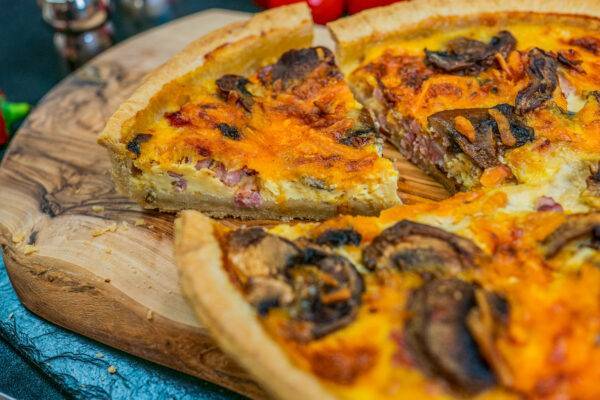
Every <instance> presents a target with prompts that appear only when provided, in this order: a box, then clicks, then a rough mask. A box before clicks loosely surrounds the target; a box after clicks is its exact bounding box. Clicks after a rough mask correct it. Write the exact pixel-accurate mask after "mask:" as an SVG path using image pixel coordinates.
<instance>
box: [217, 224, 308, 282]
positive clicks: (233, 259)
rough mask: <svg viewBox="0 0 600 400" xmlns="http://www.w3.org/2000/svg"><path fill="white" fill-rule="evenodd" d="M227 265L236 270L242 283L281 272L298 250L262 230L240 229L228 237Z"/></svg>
mask: <svg viewBox="0 0 600 400" xmlns="http://www.w3.org/2000/svg"><path fill="white" fill-rule="evenodd" d="M228 239H229V241H228V249H227V258H228V261H229V262H230V263H231V265H233V266H234V267H235V270H236V273H237V274H238V276H240V278H241V281H242V283H245V282H246V281H247V280H248V279H249V278H250V277H257V276H263V277H266V276H275V275H277V274H280V273H282V272H283V271H284V269H285V267H286V266H287V263H288V261H289V259H290V258H292V257H294V256H296V255H298V253H299V249H298V247H297V246H296V245H295V244H294V243H292V242H291V241H289V240H287V239H284V238H282V237H280V236H276V235H271V234H269V233H267V232H266V231H265V230H264V229H263V228H259V227H255V228H242V229H238V230H235V231H233V232H231V233H230V235H229V238H228Z"/></svg>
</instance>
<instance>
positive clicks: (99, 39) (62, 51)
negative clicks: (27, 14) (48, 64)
mask: <svg viewBox="0 0 600 400" xmlns="http://www.w3.org/2000/svg"><path fill="white" fill-rule="evenodd" d="M38 4H39V5H40V7H41V9H42V17H43V19H44V21H46V22H47V23H48V24H49V25H50V26H52V27H53V28H54V30H55V32H54V46H55V47H56V50H57V51H58V53H59V55H60V56H61V58H62V60H63V61H64V62H65V67H66V69H67V70H74V69H76V68H78V67H79V66H81V65H82V64H83V63H85V62H86V61H88V60H89V59H91V58H92V57H94V56H95V55H97V54H99V53H100V52H102V51H104V50H106V49H107V48H109V47H110V46H112V44H113V38H112V35H113V29H112V25H111V23H110V21H108V16H109V11H110V0H38Z"/></svg>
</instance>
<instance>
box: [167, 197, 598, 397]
mask: <svg viewBox="0 0 600 400" xmlns="http://www.w3.org/2000/svg"><path fill="white" fill-rule="evenodd" d="M507 204H508V200H507V195H506V193H504V192H503V191H495V192H489V191H488V192H484V191H478V192H471V193H464V194H457V195H456V196H454V197H453V198H451V199H448V200H444V201H442V202H439V203H433V202H432V203H421V204H417V205H407V206H398V207H395V208H392V209H390V210H387V211H384V212H382V214H381V216H380V217H356V216H355V217H351V216H342V217H338V218H334V219H331V220H329V221H326V222H323V223H303V224H296V225H293V226H291V225H285V224H284V225H278V226H274V227H271V228H269V229H265V228H263V227H250V228H238V229H232V228H228V227H225V226H224V225H222V224H220V223H219V222H215V221H213V220H211V219H209V218H208V217H206V216H204V215H202V214H201V213H198V212H195V211H184V212H182V213H181V216H180V218H179V219H178V220H176V225H175V226H176V250H175V254H176V261H177V264H178V267H179V269H180V274H181V283H182V285H183V290H184V293H185V294H186V295H187V297H188V299H189V300H190V302H191V304H192V305H193V307H194V308H195V310H196V314H197V315H198V317H199V318H200V319H201V320H202V321H203V322H204V324H205V325H206V326H208V327H209V329H210V330H211V332H212V333H213V334H214V338H215V339H216V340H217V342H218V343H220V345H221V346H222V348H223V349H224V350H225V351H227V352H229V353H230V354H231V355H232V356H234V357H235V359H236V360H237V361H238V362H240V363H241V365H242V366H244V367H245V368H246V369H247V370H248V371H249V372H251V373H252V374H253V375H254V376H255V378H256V379H257V380H258V382H259V383H261V384H262V385H263V387H264V388H266V389H267V390H269V391H270V392H271V393H272V394H273V395H274V396H276V397H278V398H284V399H330V398H341V399H454V398H478V399H519V398H535V399H559V398H560V399H596V398H599V397H600V386H599V385H598V381H599V379H600V345H599V344H598V337H599V335H600V213H599V212H595V213H575V214H566V213H563V212H561V211H542V212H535V211H530V212H526V211H524V212H509V211H507V210H506V205H507Z"/></svg>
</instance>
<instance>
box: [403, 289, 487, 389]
mask: <svg viewBox="0 0 600 400" xmlns="http://www.w3.org/2000/svg"><path fill="white" fill-rule="evenodd" d="M474 307H476V300H475V286H474V285H473V284H470V283H467V282H464V281H461V280H458V279H436V280H433V281H430V282H427V283H425V284H424V285H423V286H421V287H419V288H418V289H416V290H414V291H413V292H412V295H411V297H410V299H409V301H408V304H407V311H408V313H409V318H408V320H407V321H406V325H405V330H404V335H405V343H406V345H407V348H408V351H409V352H410V354H411V355H412V358H413V361H414V362H415V363H416V365H417V367H418V368H420V369H421V370H422V371H423V372H425V373H426V374H428V375H430V376H435V377H438V378H441V379H443V380H444V381H445V382H447V383H448V384H449V385H451V387H453V388H454V389H455V390H457V391H460V392H463V393H466V394H476V393H478V392H481V391H482V390H485V389H487V388H489V387H491V386H493V385H494V384H495V382H496V378H495V376H494V373H493V372H492V370H491V369H490V366H489V365H488V363H487V362H486V360H485V359H484V358H483V355H482V354H481V352H480V351H479V348H478V346H477V343H476V342H475V340H474V339H473V337H472V336H471V333H470V331H469V328H468V326H467V317H468V315H469V313H470V312H471V311H472V310H473V309H474Z"/></svg>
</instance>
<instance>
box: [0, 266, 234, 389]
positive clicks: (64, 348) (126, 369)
mask: <svg viewBox="0 0 600 400" xmlns="http://www.w3.org/2000/svg"><path fill="white" fill-rule="evenodd" d="M0 336H2V338H3V339H4V340H6V342H8V343H9V344H10V345H11V346H12V347H13V348H14V349H15V350H16V351H17V352H18V353H19V354H20V355H21V356H23V357H24V358H25V359H27V360H28V361H29V362H30V363H32V364H34V365H36V366H37V367H38V368H39V369H40V370H41V371H42V373H43V374H45V375H46V376H47V377H49V378H50V380H52V381H54V382H55V383H56V384H57V386H58V388H60V390H62V391H64V392H65V393H66V394H67V395H68V396H69V397H71V396H72V397H74V398H80V399H86V400H87V399H117V400H119V399H141V400H143V399H178V400H187V399H205V400H225V399H229V400H231V399H235V400H237V399H243V397H242V396H239V395H237V394H235V393H233V392H230V391H228V390H226V389H223V388H220V387H218V386H216V385H213V384H211V383H208V382H204V381H201V380H199V379H196V378H193V377H191V376H187V375H184V374H181V373H179V372H176V371H173V370H170V369H168V368H164V367H161V366H159V365H156V364H153V363H151V362H148V361H145V360H142V359H140V358H137V357H133V356H130V355H128V354H125V353H123V352H121V351H118V350H115V349H111V348H109V347H106V346H104V345H102V344H99V343H97V342H94V341H92V340H89V339H86V338H84V337H82V336H79V335H77V334H75V333H72V332H69V331H67V330H65V329H62V328H60V327H57V326H55V325H53V324H51V323H48V322H46V321H44V320H42V319H40V318H38V317H36V316H35V315H34V314H32V313H30V312H29V311H27V310H26V309H25V307H23V305H22V304H21V303H20V302H19V299H18V298H17V295H16V294H15V292H14V290H13V288H12V286H11V284H10V281H9V279H8V275H7V273H6V269H5V268H4V264H3V263H2V262H1V260H0ZM111 366H113V367H114V368H115V369H116V371H114V373H110V372H109V368H110V367H111ZM2 368H3V367H2V366H1V365H0V374H2V376H3V379H6V378H7V375H8V374H11V373H14V374H16V373H17V371H18V369H15V367H12V369H11V368H10V364H9V368H4V369H2ZM110 369H111V370H112V368H110ZM11 371H12V372H11ZM34 375H35V374H28V375H27V376H25V377H21V379H27V380H28V381H30V382H28V383H27V385H35V384H36V381H39V380H40V378H39V377H36V376H34ZM14 379H16V377H11V376H8V381H10V380H14ZM17 384H18V385H19V386H20V387H23V385H24V384H25V382H22V381H21V382H15V385H17ZM38 384H39V382H38ZM44 393H45V395H41V393H39V392H38V394H40V397H38V398H56V397H58V398H60V397H61V395H60V394H59V392H58V391H56V390H53V389H52V388H48V389H47V390H46V392H44ZM7 394H9V393H7ZM16 395H17V396H18V394H16ZM13 396H14V394H13ZM25 397H26V396H25V395H24V396H23V397H20V396H19V398H25Z"/></svg>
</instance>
